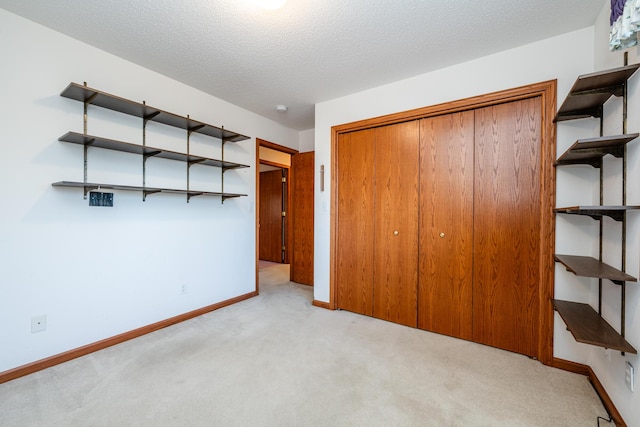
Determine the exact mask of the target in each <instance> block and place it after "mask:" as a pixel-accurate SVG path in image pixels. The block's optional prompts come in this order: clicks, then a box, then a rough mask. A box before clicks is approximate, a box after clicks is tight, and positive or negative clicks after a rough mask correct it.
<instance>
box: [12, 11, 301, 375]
mask: <svg viewBox="0 0 640 427" xmlns="http://www.w3.org/2000/svg"><path fill="white" fill-rule="evenodd" d="M0 58H2V66H1V69H2V71H1V73H2V79H0V93H1V94H2V96H1V98H0V117H1V123H2V126H1V128H0V132H1V135H2V138H1V139H0V196H1V197H2V199H1V200H2V201H1V206H2V208H1V209H0V342H1V343H2V344H1V347H2V350H0V372H1V371H5V370H8V369H12V368H15V367H17V366H21V365H23V364H26V363H29V362H33V361H35V360H39V359H42V358H45V357H48V356H51V355H55V354H58V353H60V352H64V351H67V350H70V349H74V348H77V347H79V346H82V345H86V344H89V343H92V342H95V341H98V340H101V339H104V338H107V337H111V336H113V335H116V334H119V333H122V332H126V331H129V330H132V329H135V328H138V327H141V326H145V325H148V324H150V323H154V322H157V321H160V320H163V319H166V318H169V317H172V316H175V315H178V314H181V313H185V312H188V311H191V310H194V309H197V308H200V307H204V306H207V305H210V304H214V303H217V302H220V301H223V300H227V299H229V298H233V297H236V296H239V295H243V294H246V293H249V292H252V291H254V290H255V192H256V189H255V173H256V168H255V167H256V165H255V137H260V138H264V139H267V140H271V141H278V143H279V144H282V145H286V146H289V147H291V148H295V149H297V148H298V138H299V134H298V132H297V131H293V130H290V129H287V128H284V127H282V126H280V125H278V124H276V123H274V122H272V121H270V120H267V119H265V118H262V117H260V116H257V115H255V114H253V113H250V112H248V111H246V110H243V109H241V108H239V107H236V106H233V105H231V104H229V103H226V102H224V101H222V100H219V99H217V98H214V97H212V96H209V95H207V94H205V93H203V92H200V91H198V90H195V89H193V88H191V87H189V86H186V85H184V84H182V83H179V82H177V81H174V80H171V79H169V78H167V77H164V76H162V75H159V74H157V73H154V72H151V71H149V70H147V69H144V68H141V67H139V66H137V65H134V64H132V63H130V62H127V61H125V60H123V59H120V58H117V57H115V56H112V55H109V54H107V53H105V52H103V51H100V50H98V49H95V48H93V47H90V46H88V45H86V44H83V43H81V42H79V41H76V40H73V39H71V38H69V37H66V36H64V35H61V34H59V33H56V32H54V31H52V30H49V29H47V28H45V27H42V26H40V25H37V24H34V23H32V22H30V21H27V20H25V19H23V18H20V17H18V16H16V15H13V14H10V13H8V12H6V11H4V10H1V9H0ZM83 81H86V82H87V83H88V84H89V86H91V87H95V88H97V89H100V90H102V91H105V92H108V93H112V94H115V95H119V96H121V97H124V98H128V99H132V100H136V101H138V102H141V101H142V100H146V101H147V103H148V104H149V105H152V106H154V107H159V108H162V109H165V110H167V111H171V112H174V113H176V114H181V115H187V114H190V115H191V117H193V118H194V119H197V120H201V121H204V122H207V123H211V124H213V125H216V126H223V125H224V126H225V128H228V129H231V130H234V131H236V132H239V133H243V134H245V135H248V136H251V139H250V140H247V141H243V142H240V143H238V144H227V145H226V147H225V159H226V160H230V161H236V162H239V163H245V164H249V165H250V166H251V167H250V168H247V169H242V170H239V171H229V172H227V173H226V174H225V191H230V192H239V193H246V194H248V197H243V198H239V199H230V200H227V201H226V202H225V203H224V205H222V204H221V203H220V199H219V198H213V197H211V198H197V197H196V198H193V199H191V202H190V203H188V204H187V203H186V202H185V198H184V196H178V195H151V196H149V197H148V198H147V201H146V202H142V196H141V194H139V193H137V192H121V191H119V192H115V206H114V207H113V208H95V207H89V206H88V201H87V200H84V199H83V197H82V191H81V190H77V189H65V188H53V187H52V186H51V183H53V182H55V181H60V180H75V181H82V179H83V167H82V164H83V155H82V147H80V146H76V145H72V144H68V143H62V142H58V141H57V138H58V137H59V136H61V135H62V134H64V133H65V132H67V131H70V130H71V131H77V132H82V104H81V103H79V102H76V101H72V100H69V99H66V98H62V97H60V96H59V94H60V92H61V91H62V90H63V89H64V88H65V87H66V86H67V85H68V84H69V83H70V82H77V83H82V82H83ZM89 133H94V134H97V135H100V136H105V137H110V138H114V139H123V140H125V141H130V142H141V122H140V120H139V119H135V118H132V117H129V116H125V115H122V114H118V113H114V112H110V111H106V110H102V109H100V108H97V107H93V108H90V111H89ZM147 144H149V145H160V146H163V147H164V146H167V147H171V148H174V149H175V150H177V151H182V150H184V149H185V145H186V143H185V134H184V132H182V131H179V130H176V129H173V128H169V127H166V126H162V125H158V124H150V125H149V134H148V139H147ZM192 152H194V153H200V154H203V155H210V156H213V157H218V156H219V152H220V143H219V141H218V140H215V139H211V138H206V137H202V136H194V137H193V138H192ZM141 169H142V167H141V159H140V158H139V157H138V156H135V155H130V154H125V153H118V152H111V151H107V150H99V149H93V150H90V154H89V180H90V181H92V180H93V181H101V180H103V181H106V182H109V183H119V184H131V185H140V184H141ZM147 170H148V177H147V184H148V185H166V186H171V187H179V188H184V186H185V175H186V174H185V170H186V166H185V164H184V163H181V162H173V161H168V160H160V159H150V160H149V162H148V164H147ZM191 172H192V183H191V187H192V188H197V189H203V190H212V191H217V190H218V189H219V187H216V186H217V185H219V180H220V171H219V169H216V168H208V167H204V166H194V167H193V168H192V170H191ZM183 284H186V285H187V290H188V293H187V294H186V295H181V294H180V290H181V287H182V285H183ZM40 314H46V315H47V320H48V328H47V330H46V331H44V332H39V333H35V334H32V333H31V317H32V316H33V315H40Z"/></svg>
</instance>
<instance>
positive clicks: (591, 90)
mask: <svg viewBox="0 0 640 427" xmlns="http://www.w3.org/2000/svg"><path fill="white" fill-rule="evenodd" d="M638 67H640V64H632V65H627V66H624V67H618V68H613V69H610V70H605V71H598V72H595V73H590V74H584V75H581V76H579V77H578V78H577V80H576V81H575V83H574V84H573V86H572V87H571V90H570V91H569V94H568V95H567V98H566V99H565V100H564V102H563V103H562V105H561V106H560V108H559V109H558V113H557V114H556V117H555V119H554V122H559V121H564V120H574V119H580V118H586V117H598V116H599V115H598V111H599V109H600V108H601V107H602V106H603V105H604V103H605V102H607V100H608V99H609V98H610V97H611V96H612V95H614V94H616V91H617V90H618V89H619V88H620V87H621V85H622V84H624V83H625V82H626V81H627V79H629V77H631V76H632V75H633V73H635V72H636V70H637V69H638Z"/></svg>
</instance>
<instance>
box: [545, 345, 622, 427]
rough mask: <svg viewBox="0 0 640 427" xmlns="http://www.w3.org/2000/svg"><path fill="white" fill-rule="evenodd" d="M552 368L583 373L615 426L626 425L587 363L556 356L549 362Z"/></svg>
mask: <svg viewBox="0 0 640 427" xmlns="http://www.w3.org/2000/svg"><path fill="white" fill-rule="evenodd" d="M551 366H553V367H554V368H558V369H562V370H564V371H569V372H573V373H575V374H580V375H585V376H586V377H588V378H589V381H590V382H591V385H592V386H593V388H594V389H595V391H596V393H598V396H599V397H600V400H602V404H603V405H604V408H605V409H606V410H607V412H608V413H609V416H610V417H611V419H612V420H613V422H614V423H616V426H617V427H626V426H627V424H626V423H625V422H624V420H623V419H622V415H620V412H618V409H617V408H616V406H615V405H614V404H613V401H612V400H611V398H610V397H609V395H608V394H607V391H606V390H605V389H604V386H603V385H602V383H601V382H600V380H599V379H598V377H597V376H596V373H595V372H594V371H593V369H591V367H590V366H588V365H583V364H581V363H576V362H571V361H569V360H564V359H558V358H556V357H554V358H553V363H552V364H551Z"/></svg>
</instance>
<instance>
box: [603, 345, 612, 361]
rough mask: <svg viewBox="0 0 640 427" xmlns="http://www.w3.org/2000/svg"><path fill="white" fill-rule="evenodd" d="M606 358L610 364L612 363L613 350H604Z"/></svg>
mask: <svg viewBox="0 0 640 427" xmlns="http://www.w3.org/2000/svg"><path fill="white" fill-rule="evenodd" d="M604 358H605V359H607V360H608V361H609V362H611V349H609V348H605V349H604Z"/></svg>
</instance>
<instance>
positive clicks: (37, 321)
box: [31, 314, 47, 334]
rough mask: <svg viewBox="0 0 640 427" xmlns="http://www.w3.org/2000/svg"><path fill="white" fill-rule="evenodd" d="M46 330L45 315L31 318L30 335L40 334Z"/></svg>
mask: <svg viewBox="0 0 640 427" xmlns="http://www.w3.org/2000/svg"><path fill="white" fill-rule="evenodd" d="M46 330H47V315H46V314H42V315H40V316H32V317H31V333H32V334H34V333H36V332H42V331H46Z"/></svg>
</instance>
